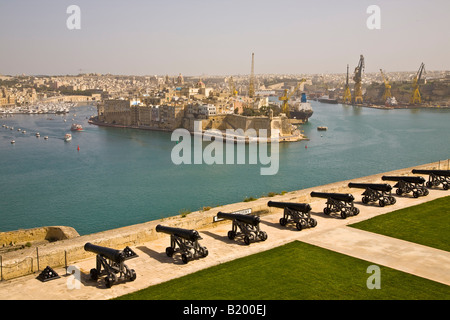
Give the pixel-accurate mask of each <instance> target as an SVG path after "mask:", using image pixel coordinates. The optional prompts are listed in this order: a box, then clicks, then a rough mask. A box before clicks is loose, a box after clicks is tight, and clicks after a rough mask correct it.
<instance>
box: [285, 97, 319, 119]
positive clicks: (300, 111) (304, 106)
mask: <svg viewBox="0 0 450 320" xmlns="http://www.w3.org/2000/svg"><path fill="white" fill-rule="evenodd" d="M313 113H314V111H313V109H312V107H311V104H310V103H309V102H307V100H306V94H305V93H302V98H301V99H300V101H298V100H297V101H295V100H294V101H293V102H292V103H290V110H289V118H290V119H297V120H302V121H303V122H308V119H309V118H310V117H311V116H312V115H313Z"/></svg>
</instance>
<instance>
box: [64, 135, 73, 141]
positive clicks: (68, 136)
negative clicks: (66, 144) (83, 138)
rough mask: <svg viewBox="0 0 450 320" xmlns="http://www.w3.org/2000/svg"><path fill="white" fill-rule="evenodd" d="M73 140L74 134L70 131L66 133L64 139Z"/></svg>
mask: <svg viewBox="0 0 450 320" xmlns="http://www.w3.org/2000/svg"><path fill="white" fill-rule="evenodd" d="M70 140H72V135H71V134H70V133H66V135H65V136H64V141H70Z"/></svg>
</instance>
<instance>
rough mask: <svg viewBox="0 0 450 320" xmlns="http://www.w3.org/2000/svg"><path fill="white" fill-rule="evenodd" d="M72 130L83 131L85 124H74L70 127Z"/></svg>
mask: <svg viewBox="0 0 450 320" xmlns="http://www.w3.org/2000/svg"><path fill="white" fill-rule="evenodd" d="M70 130H71V131H82V130H83V126H82V125H81V124H76V123H74V124H72V126H71V127H70Z"/></svg>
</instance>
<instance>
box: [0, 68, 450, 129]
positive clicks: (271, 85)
mask: <svg viewBox="0 0 450 320" xmlns="http://www.w3.org/2000/svg"><path fill="white" fill-rule="evenodd" d="M384 75H385V77H386V78H387V79H389V83H390V87H392V95H393V96H395V97H396V98H397V100H398V101H399V102H402V101H403V102H404V103H407V102H408V100H409V97H410V95H411V92H412V90H413V89H412V83H413V81H414V77H415V76H416V72H414V71H411V72H386V73H384ZM348 76H349V87H350V88H352V91H353V81H352V71H351V70H350V74H349V75H348ZM251 79H252V76H249V75H248V74H245V75H232V76H231V75H229V76H211V75H202V76H183V75H182V74H178V75H171V76H169V75H149V76H133V75H112V74H92V73H89V74H79V75H61V76H46V75H42V76H37V75H34V76H31V75H19V76H1V75H0V112H1V113H42V112H43V108H45V105H48V104H51V103H53V104H55V103H56V104H58V103H59V104H61V103H77V102H79V103H86V102H88V103H93V104H95V105H96V106H97V109H98V114H97V117H96V119H95V121H96V124H103V125H111V126H130V127H137V128H149V129H158V130H173V129H175V128H178V127H184V128H187V129H192V126H193V120H201V121H203V129H208V128H217V129H225V128H233V127H234V126H235V125H236V123H235V122H236V121H237V120H236V119H235V118H230V117H228V118H226V116H227V115H240V116H245V117H248V118H247V121H249V119H250V120H251V123H244V124H242V123H241V124H240V127H242V126H241V125H243V127H245V128H246V127H252V128H256V127H264V128H269V129H270V128H274V125H273V124H272V121H273V120H274V118H273V117H275V118H276V117H280V116H281V118H282V117H283V113H281V111H282V110H281V101H280V99H279V97H281V96H282V95H283V93H284V94H286V92H290V98H291V101H290V103H293V101H295V100H296V99H298V98H299V97H300V96H301V94H302V93H303V94H306V96H307V97H308V99H310V100H311V99H318V98H320V97H323V96H326V97H329V98H332V99H335V100H336V101H339V102H341V101H342V97H343V95H344V91H345V87H346V80H347V73H341V74H297V75H295V74H285V75H277V74H255V75H253V81H254V83H252V86H254V93H253V92H252V93H253V94H249V93H250V92H249V87H250V80H251ZM301 79H305V80H306V81H305V82H304V83H303V84H302V85H301V86H300V87H298V86H297V85H298V84H299V81H300V80H301ZM361 84H362V90H363V95H364V102H365V103H366V104H369V105H370V104H379V105H384V101H383V100H382V96H383V91H384V89H385V82H384V79H383V76H382V74H381V72H379V73H364V74H363V77H362V81H361ZM297 88H298V89H299V90H295V89H297ZM420 90H421V92H422V102H421V106H423V107H448V106H450V72H449V71H427V72H426V76H423V77H422V80H421V87H420ZM294 91H295V92H294ZM252 117H259V118H258V119H259V120H258V121H260V122H261V118H264V117H265V118H270V122H267V123H265V124H263V125H259V124H257V123H256V122H255V121H257V120H255V119H253V118H252ZM281 118H280V119H281ZM277 119H278V118H277ZM285 120H286V119H285ZM285 120H283V119H281V120H280V122H279V124H277V126H278V127H279V128H280V129H282V130H281V132H282V133H281V135H282V136H289V137H291V136H294V135H297V136H298V132H297V133H294V131H295V130H296V128H295V127H291V128H288V127H289V126H288V125H287V124H286V123H284V122H283V121H285ZM301 120H303V122H304V121H307V118H305V119H301ZM239 121H241V120H239ZM291 123H292V121H291ZM297 123H299V122H297ZM300 123H302V121H300Z"/></svg>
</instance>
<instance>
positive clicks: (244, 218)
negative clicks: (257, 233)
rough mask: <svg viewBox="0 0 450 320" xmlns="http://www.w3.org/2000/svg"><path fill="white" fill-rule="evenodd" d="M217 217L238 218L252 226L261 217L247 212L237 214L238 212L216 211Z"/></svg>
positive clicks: (257, 222) (255, 224) (256, 223)
mask: <svg viewBox="0 0 450 320" xmlns="http://www.w3.org/2000/svg"><path fill="white" fill-rule="evenodd" d="M217 218H221V219H227V220H235V219H236V220H238V221H240V222H244V223H247V224H251V225H253V226H257V225H258V224H259V222H260V221H261V219H260V218H259V217H258V216H253V215H249V214H238V213H225V212H221V211H219V212H218V213H217Z"/></svg>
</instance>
